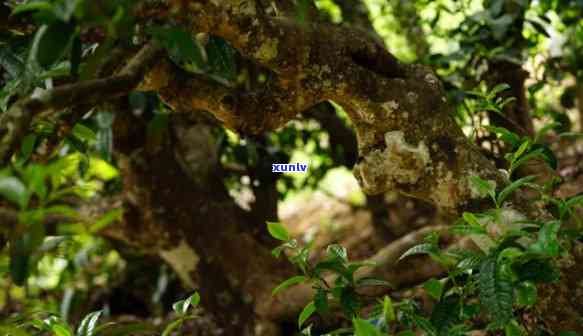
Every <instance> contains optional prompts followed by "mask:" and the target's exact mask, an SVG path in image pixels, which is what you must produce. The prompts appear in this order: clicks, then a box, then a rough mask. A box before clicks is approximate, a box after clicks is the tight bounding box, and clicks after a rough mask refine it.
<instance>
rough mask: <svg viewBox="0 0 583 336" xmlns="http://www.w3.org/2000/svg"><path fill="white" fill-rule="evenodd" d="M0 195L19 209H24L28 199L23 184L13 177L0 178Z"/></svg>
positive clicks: (27, 193)
mask: <svg viewBox="0 0 583 336" xmlns="http://www.w3.org/2000/svg"><path fill="white" fill-rule="evenodd" d="M0 195H1V196H3V197H4V198H6V199H7V200H9V201H11V202H13V203H15V204H17V205H18V206H20V208H21V209H24V208H26V206H27V204H28V199H29V197H30V195H29V192H28V190H27V189H26V187H25V186H24V184H23V183H22V182H21V181H20V180H19V179H18V178H16V177H14V176H0Z"/></svg>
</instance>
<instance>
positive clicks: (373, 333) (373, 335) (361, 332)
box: [352, 317, 381, 336]
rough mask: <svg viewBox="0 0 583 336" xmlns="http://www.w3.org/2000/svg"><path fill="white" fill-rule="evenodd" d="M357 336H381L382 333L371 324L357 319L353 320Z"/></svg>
mask: <svg viewBox="0 0 583 336" xmlns="http://www.w3.org/2000/svg"><path fill="white" fill-rule="evenodd" d="M352 325H353V326H354V335H355V336H380V335H381V332H380V331H379V330H378V329H377V328H376V327H375V326H374V325H372V324H371V323H370V322H368V321H366V320H363V319H360V318H358V317H355V318H354V319H353V320H352Z"/></svg>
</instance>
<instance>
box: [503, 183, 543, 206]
mask: <svg viewBox="0 0 583 336" xmlns="http://www.w3.org/2000/svg"><path fill="white" fill-rule="evenodd" d="M535 178H536V177H535V176H526V177H523V178H521V179H518V180H516V181H514V182H512V183H510V184H509V185H508V186H506V187H505V188H504V189H503V190H502V191H501V192H500V193H499V194H498V196H497V197H496V204H497V205H498V207H500V206H501V205H502V204H503V203H504V201H505V200H506V199H507V198H508V196H510V195H511V194H512V193H513V192H514V191H515V190H516V189H518V188H520V187H522V186H524V185H526V184H527V183H529V182H530V181H532V180H534V179H535Z"/></svg>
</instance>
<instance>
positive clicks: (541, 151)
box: [510, 148, 546, 175]
mask: <svg viewBox="0 0 583 336" xmlns="http://www.w3.org/2000/svg"><path fill="white" fill-rule="evenodd" d="M536 157H542V158H543V159H544V160H546V159H545V157H546V156H545V154H544V148H539V149H535V150H533V151H531V152H528V154H525V155H522V156H521V157H519V158H518V159H516V160H513V161H512V162H511V163H510V175H512V173H513V172H514V171H515V170H516V169H518V167H520V166H522V165H523V164H524V163H525V162H528V161H530V160H532V159H534V158H536Z"/></svg>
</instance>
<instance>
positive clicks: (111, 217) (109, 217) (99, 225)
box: [89, 208, 123, 233]
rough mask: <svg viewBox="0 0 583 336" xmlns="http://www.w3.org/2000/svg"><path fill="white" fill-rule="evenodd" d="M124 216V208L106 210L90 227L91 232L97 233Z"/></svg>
mask: <svg viewBox="0 0 583 336" xmlns="http://www.w3.org/2000/svg"><path fill="white" fill-rule="evenodd" d="M122 218H123V208H117V209H113V210H110V211H108V212H106V213H105V214H104V215H103V216H101V217H99V219H97V220H96V221H95V223H93V224H91V226H90V227H89V232H92V233H96V232H99V231H100V230H103V229H104V228H106V227H107V226H108V225H110V224H111V223H114V222H116V221H118V220H121V219H122Z"/></svg>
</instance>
